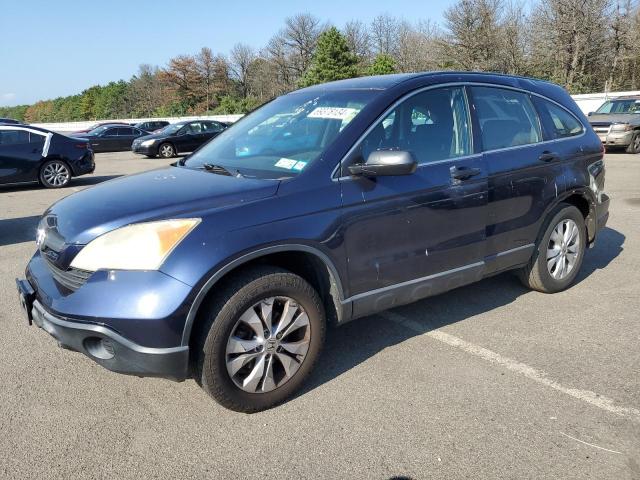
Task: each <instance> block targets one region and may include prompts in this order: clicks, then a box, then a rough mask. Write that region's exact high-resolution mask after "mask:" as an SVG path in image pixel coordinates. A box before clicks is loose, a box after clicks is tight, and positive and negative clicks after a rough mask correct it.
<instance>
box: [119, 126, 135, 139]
mask: <svg viewBox="0 0 640 480" xmlns="http://www.w3.org/2000/svg"><path fill="white" fill-rule="evenodd" d="M118 135H119V136H122V137H124V136H131V135H137V130H136V129H135V128H128V127H121V128H119V129H118Z"/></svg>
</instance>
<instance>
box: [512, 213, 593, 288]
mask: <svg viewBox="0 0 640 480" xmlns="http://www.w3.org/2000/svg"><path fill="white" fill-rule="evenodd" d="M548 218H549V221H547V222H546V223H545V230H544V234H543V235H542V237H541V238H540V239H539V240H538V243H537V244H536V250H535V251H534V253H533V256H532V257H531V260H530V261H529V264H528V265H527V266H526V267H524V268H522V269H521V270H520V271H519V272H518V273H519V277H520V280H521V281H522V283H523V284H524V285H525V286H526V287H529V288H531V289H533V290H537V291H539V292H543V293H556V292H561V291H562V290H565V289H567V288H568V287H569V285H571V283H572V282H573V281H574V280H575V278H576V276H577V275H578V272H579V271H580V267H581V266H582V261H583V259H584V254H585V250H586V244H587V230H586V227H585V223H584V217H583V216H582V213H581V212H580V210H578V209H577V208H576V207H574V206H573V205H568V204H566V203H562V204H560V205H558V206H557V207H556V208H555V209H554V210H552V211H551V213H550V214H549V217H548ZM570 232H573V233H570ZM550 247H551V248H550ZM554 252H556V254H555V255H554ZM572 258H573V263H572V262H571V259H572ZM554 260H555V261H554Z"/></svg>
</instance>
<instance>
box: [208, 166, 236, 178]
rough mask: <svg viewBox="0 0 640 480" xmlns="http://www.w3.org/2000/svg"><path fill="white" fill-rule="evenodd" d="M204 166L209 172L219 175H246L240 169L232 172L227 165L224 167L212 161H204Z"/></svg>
mask: <svg viewBox="0 0 640 480" xmlns="http://www.w3.org/2000/svg"><path fill="white" fill-rule="evenodd" d="M202 168H203V169H205V170H206V171H207V172H211V173H215V174H217V175H226V176H228V177H244V175H242V174H241V173H240V170H237V169H236V170H234V171H233V172H232V171H230V170H229V169H227V168H226V167H223V166H222V165H213V164H211V163H204V164H202Z"/></svg>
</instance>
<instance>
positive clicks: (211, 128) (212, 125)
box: [202, 122, 222, 132]
mask: <svg viewBox="0 0 640 480" xmlns="http://www.w3.org/2000/svg"><path fill="white" fill-rule="evenodd" d="M202 127H203V129H204V131H205V132H220V131H221V130H222V125H220V124H219V123H218V122H203V123H202Z"/></svg>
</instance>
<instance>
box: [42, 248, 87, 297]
mask: <svg viewBox="0 0 640 480" xmlns="http://www.w3.org/2000/svg"><path fill="white" fill-rule="evenodd" d="M42 258H44V261H45V263H46V264H47V267H49V270H50V271H51V274H52V275H53V278H54V279H55V280H56V282H58V283H59V284H60V285H62V286H63V287H65V288H67V289H69V290H71V291H72V292H75V291H76V290H78V289H79V288H80V287H81V286H82V285H84V284H85V283H86V281H87V280H88V279H89V277H90V276H91V275H92V274H93V272H87V271H86V270H79V269H77V268H68V269H67V270H63V269H61V268H60V267H58V266H56V265H54V264H53V262H51V260H49V259H48V258H47V256H46V255H42Z"/></svg>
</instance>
